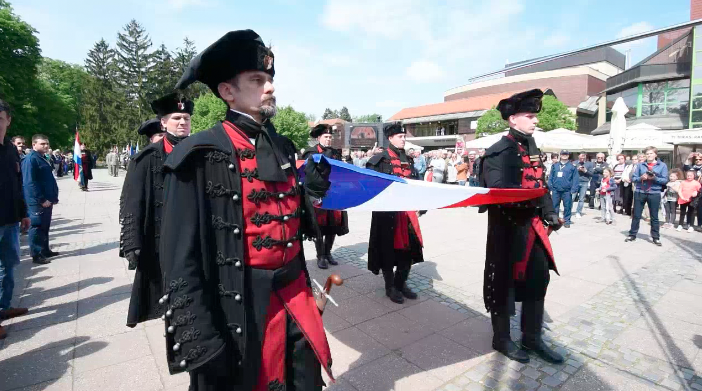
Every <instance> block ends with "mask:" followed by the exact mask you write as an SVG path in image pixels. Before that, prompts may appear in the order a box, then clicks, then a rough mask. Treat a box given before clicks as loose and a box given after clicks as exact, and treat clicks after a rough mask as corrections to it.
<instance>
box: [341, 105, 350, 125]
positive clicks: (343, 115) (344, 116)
mask: <svg viewBox="0 0 702 391" xmlns="http://www.w3.org/2000/svg"><path fill="white" fill-rule="evenodd" d="M339 118H341V119H343V120H344V121H348V122H351V121H353V119H352V118H351V114H349V109H347V108H346V106H344V107H342V108H341V110H340V111H339Z"/></svg>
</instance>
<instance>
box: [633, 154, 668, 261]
mask: <svg viewBox="0 0 702 391" xmlns="http://www.w3.org/2000/svg"><path fill="white" fill-rule="evenodd" d="M644 152H645V153H646V161H643V162H640V163H639V164H638V165H637V166H636V167H634V168H633V169H632V174H631V181H632V182H633V183H636V191H635V195H634V216H633V218H632V219H631V229H630V230H629V236H628V237H627V238H626V240H624V241H625V242H633V241H634V240H636V234H638V233H639V224H640V223H641V214H642V213H643V208H644V206H645V205H646V204H648V211H649V213H650V214H651V239H653V244H655V245H656V246H659V247H660V246H662V244H661V241H660V238H661V234H660V221H659V220H658V214H659V213H660V209H661V192H662V191H663V189H664V188H665V184H666V183H668V166H666V164H665V163H663V162H662V161H661V160H660V159H658V149H657V148H656V147H647V148H646V149H645V150H644Z"/></svg>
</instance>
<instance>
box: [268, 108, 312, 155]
mask: <svg viewBox="0 0 702 391" xmlns="http://www.w3.org/2000/svg"><path fill="white" fill-rule="evenodd" d="M273 125H275V128H276V130H277V131H278V133H279V134H282V135H283V136H286V137H287V138H289V139H290V140H292V142H293V143H295V147H297V149H301V148H306V147H307V140H309V138H310V127H309V125H308V124H307V116H306V115H305V113H303V112H301V111H295V109H293V108H292V106H285V107H279V108H278V114H276V115H275V117H273Z"/></svg>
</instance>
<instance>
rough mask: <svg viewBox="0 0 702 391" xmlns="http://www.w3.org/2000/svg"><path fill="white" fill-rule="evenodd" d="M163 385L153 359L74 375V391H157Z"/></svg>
mask: <svg viewBox="0 0 702 391" xmlns="http://www.w3.org/2000/svg"><path fill="white" fill-rule="evenodd" d="M162 389H163V384H161V380H160V379H159V376H158V369H157V368H156V363H155V362H154V359H153V357H142V358H138V359H136V360H132V361H128V362H124V363H121V364H117V365H113V366H109V367H106V368H103V369H101V370H95V371H89V372H85V373H82V374H78V375H75V380H74V383H73V390H74V391H94V390H100V391H133V390H140V391H142V390H143V391H158V390H162Z"/></svg>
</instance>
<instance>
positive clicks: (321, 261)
mask: <svg viewBox="0 0 702 391" xmlns="http://www.w3.org/2000/svg"><path fill="white" fill-rule="evenodd" d="M314 247H315V249H316V250H317V267H318V268H320V269H328V268H329V265H328V264H327V260H326V259H325V258H324V239H323V237H322V236H319V237H317V239H316V240H315V241H314Z"/></svg>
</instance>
